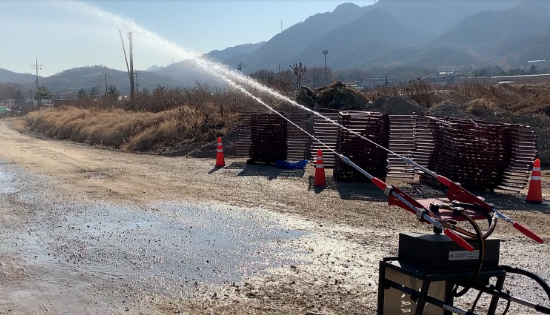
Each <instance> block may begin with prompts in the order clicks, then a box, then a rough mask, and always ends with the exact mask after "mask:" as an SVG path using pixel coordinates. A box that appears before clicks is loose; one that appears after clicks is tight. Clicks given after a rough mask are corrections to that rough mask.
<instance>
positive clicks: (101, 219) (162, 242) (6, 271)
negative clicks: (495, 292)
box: [0, 121, 550, 314]
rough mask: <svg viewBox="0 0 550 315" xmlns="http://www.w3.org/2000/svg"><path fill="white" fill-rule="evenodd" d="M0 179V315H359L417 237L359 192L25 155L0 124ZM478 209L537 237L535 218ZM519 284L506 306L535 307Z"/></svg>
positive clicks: (531, 248)
mask: <svg viewBox="0 0 550 315" xmlns="http://www.w3.org/2000/svg"><path fill="white" fill-rule="evenodd" d="M0 163H2V164H0V183H1V184H2V187H1V188H0V230H1V231H2V232H1V233H0V236H1V237H2V245H0V257H1V264H0V278H1V279H2V282H1V283H0V314H3V313H6V314H8V313H9V314H28V313H31V314H32V313H36V314H44V313H46V314H50V313H51V314H59V313H68V314H70V313H89V314H95V313H113V314H116V313H126V314H128V313H130V314H134V313H135V314H139V313H143V314H152V313H161V314H163V313H175V312H181V313H189V314H201V313H204V314H225V313H227V314H229V313H231V314H254V313H256V314H373V313H374V312H375V301H376V291H377V290H376V283H377V278H376V277H377V264H378V261H379V260H380V259H381V258H382V257H384V256H388V255H392V254H395V251H396V248H397V247H396V242H397V234H398V232H400V231H411V230H421V229H425V227H424V226H419V225H418V224H416V223H415V221H414V220H413V217H412V216H411V215H409V214H407V213H406V212H405V211H403V210H401V209H398V208H390V207H388V206H387V205H386V198H385V196H384V195H383V194H382V193H381V192H380V191H378V189H375V188H373V187H371V186H369V185H358V184H355V185H353V184H347V185H344V184H338V185H336V184H333V183H331V186H330V187H329V188H328V189H325V190H323V191H316V190H314V189H312V188H311V187H310V181H311V178H310V175H311V174H312V169H311V168H309V169H308V170H307V171H306V172H305V174H300V173H296V172H281V171H279V170H277V169H275V168H271V167H262V166H250V165H246V164H245V163H244V161H243V160H228V161H227V164H228V166H227V167H226V168H224V169H221V170H215V169H213V165H214V161H213V160H209V159H192V158H185V157H178V158H170V157H161V156H153V155H144V154H141V155H140V154H128V153H123V152H116V151H111V150H102V149H98V148H92V147H89V146H86V145H79V144H74V143H70V142H65V141H55V140H45V139H40V138H36V137H33V136H30V135H25V134H21V133H19V132H17V131H16V130H14V128H13V121H0ZM403 187H405V188H406V189H408V191H410V192H413V193H415V194H420V195H426V196H432V195H435V194H441V192H437V191H435V190H433V189H430V188H428V187H425V186H422V185H408V184H403ZM546 187H547V186H546V183H545V191H544V192H545V196H547V195H546V193H548V191H547V189H546ZM485 197H486V198H487V199H488V200H490V201H492V202H494V203H495V204H497V205H499V206H501V207H502V208H503V209H506V210H510V211H505V212H506V213H507V214H510V215H511V216H513V217H514V218H517V219H518V220H521V221H522V222H524V223H525V224H527V225H529V226H530V227H531V228H533V229H534V230H536V231H538V232H539V234H542V235H543V237H545V238H548V236H549V235H550V229H549V228H548V222H549V221H550V220H549V216H548V215H549V212H548V210H549V208H548V206H529V205H526V204H524V203H522V196H516V195H513V194H502V193H500V194H498V193H495V194H489V195H485ZM512 209H513V210H514V211H511V210H512ZM518 210H523V211H518ZM496 236H498V237H503V238H505V239H506V240H507V241H506V242H504V243H503V249H502V262H503V263H507V264H511V265H515V266H521V267H527V268H528V269H531V270H535V271H544V270H550V254H549V250H548V249H549V248H548V245H546V244H545V245H536V244H533V243H532V242H531V241H529V240H526V239H525V238H523V237H521V236H520V235H518V233H516V232H515V231H514V230H513V229H510V228H509V227H507V226H505V225H504V224H502V225H500V226H499V229H498V231H497V234H496ZM520 249H521V250H520ZM542 275H543V277H546V280H549V273H546V274H544V272H543V273H542ZM514 281H516V283H520V282H518V281H520V280H517V279H516V280H514ZM511 283H512V284H513V283H514V282H511ZM520 284H521V289H519V288H517V289H516V290H515V292H514V290H511V291H512V292H513V293H516V294H518V295H521V296H523V297H530V298H531V299H533V300H536V299H537V298H538V299H539V300H540V299H541V298H540V297H537V296H538V295H540V293H541V292H540V291H537V290H536V289H534V288H532V287H530V286H529V285H528V284H526V283H523V282H521V283H520ZM541 301H542V300H541ZM514 307H515V306H514ZM513 309H515V310H518V308H517V307H515V308H513Z"/></svg>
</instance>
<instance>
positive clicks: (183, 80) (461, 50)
mask: <svg viewBox="0 0 550 315" xmlns="http://www.w3.org/2000/svg"><path fill="white" fill-rule="evenodd" d="M314 10H315V8H314V7H312V11H314ZM549 39H550V1H545V0H484V1H476V0H437V1H435V0H414V1H413V0H379V1H378V2H376V3H375V4H373V5H368V6H364V7H360V6H357V5H355V4H353V3H342V4H340V5H338V6H337V7H336V8H335V9H334V10H333V11H332V12H325V13H317V14H314V15H312V16H310V17H309V18H307V19H305V20H304V21H302V22H300V23H297V24H295V25H292V26H291V27H289V28H287V29H285V30H284V31H282V32H280V33H278V34H276V35H275V36H273V37H272V38H270V39H269V40H266V41H263V42H260V43H249V44H243V45H237V46H234V47H229V48H225V49H221V50H214V51H211V52H209V53H208V54H206V55H205V56H206V57H208V58H209V59H210V60H212V61H217V62H220V63H224V64H226V65H228V66H229V67H231V68H236V67H237V65H239V64H240V65H241V66H242V70H241V71H242V72H243V73H246V74H250V73H253V72H256V71H258V70H262V69H266V70H270V71H277V69H279V67H280V69H281V70H286V69H288V68H289V66H290V65H292V64H296V63H299V62H302V63H303V64H305V65H306V66H307V67H310V68H311V67H318V66H321V67H322V66H324V64H325V57H326V64H327V66H328V67H330V68H331V69H332V70H333V71H334V72H335V73H336V74H338V71H345V70H347V69H353V68H355V69H370V68H377V69H380V68H382V69H384V68H387V69H391V68H395V67H401V68H403V67H405V68H406V67H409V68H426V69H435V68H436V67H437V66H464V65H471V64H475V65H478V66H496V65H498V66H501V67H503V68H511V67H522V66H527V61H528V60H532V59H537V60H539V59H550V56H549V55H550V50H549V49H548V48H549V47H548V46H550V44H548V43H549V41H548V40H549ZM323 50H328V54H327V55H326V56H325V55H323V54H322V51H323ZM101 71H103V67H99V66H97V67H85V68H77V69H72V70H68V71H65V72H62V73H60V74H58V75H55V76H50V77H47V78H40V83H41V84H44V85H45V86H50V87H52V88H53V89H56V91H58V92H60V93H61V92H63V91H64V92H67V93H68V92H70V91H72V90H75V89H79V88H81V87H85V88H86V87H90V86H103V88H104V82H103V81H104V79H105V78H104V74H102V72H101ZM98 73H99V74H98ZM78 75H80V77H78V78H77V76H78ZM107 79H108V81H109V80H110V82H111V83H112V84H115V85H117V86H118V87H119V89H121V90H122V91H123V93H125V92H126V91H128V90H129V83H128V81H129V80H128V75H127V73H126V72H124V71H118V70H112V69H109V70H108V71H107ZM34 80H35V77H34V76H33V75H31V74H18V73H13V72H9V71H7V70H3V69H0V82H6V81H9V82H17V83H21V84H28V85H29V86H32V84H33V83H34V82H35V81H34ZM138 80H139V85H140V86H141V87H142V88H143V87H147V88H149V89H152V88H154V87H155V86H156V85H157V84H161V85H193V84H195V82H196V81H201V82H205V83H208V84H215V85H223V83H222V82H221V81H220V80H219V79H217V78H216V77H214V76H212V75H211V74H208V73H207V72H204V71H203V70H201V69H199V68H198V67H197V65H195V64H194V63H193V62H192V61H190V60H186V61H182V62H177V63H173V64H171V65H169V66H166V67H159V66H156V65H154V66H151V67H150V68H149V69H147V70H145V71H141V72H140V74H139V78H138Z"/></svg>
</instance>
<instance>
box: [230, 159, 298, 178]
mask: <svg viewBox="0 0 550 315" xmlns="http://www.w3.org/2000/svg"><path fill="white" fill-rule="evenodd" d="M225 169H233V170H241V171H240V172H239V173H238V174H237V176H261V177H267V178H268V179H269V180H273V179H276V178H279V177H287V178H301V177H303V176H304V174H305V170H303V169H300V170H285V169H280V168H277V167H275V166H272V165H263V164H247V163H245V162H233V163H232V164H231V165H229V166H226V167H225Z"/></svg>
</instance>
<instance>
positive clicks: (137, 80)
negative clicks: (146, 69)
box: [134, 72, 139, 92]
mask: <svg viewBox="0 0 550 315" xmlns="http://www.w3.org/2000/svg"><path fill="white" fill-rule="evenodd" d="M134 75H135V76H136V92H139V78H138V75H139V72H136V73H134Z"/></svg>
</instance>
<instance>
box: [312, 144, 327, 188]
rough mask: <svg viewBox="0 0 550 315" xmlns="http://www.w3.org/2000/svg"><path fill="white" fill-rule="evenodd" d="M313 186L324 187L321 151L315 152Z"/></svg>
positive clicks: (325, 181)
mask: <svg viewBox="0 0 550 315" xmlns="http://www.w3.org/2000/svg"><path fill="white" fill-rule="evenodd" d="M313 185H314V186H326V185H327V180H326V178H325V165H324V164H323V152H322V151H321V149H319V150H318V151H317V162H316V165H315V181H314V183H313Z"/></svg>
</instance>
